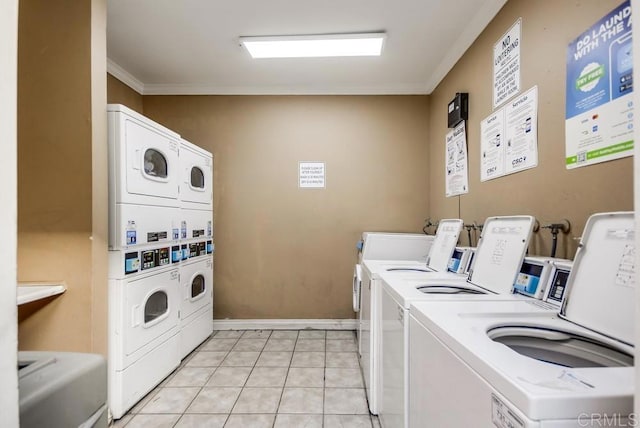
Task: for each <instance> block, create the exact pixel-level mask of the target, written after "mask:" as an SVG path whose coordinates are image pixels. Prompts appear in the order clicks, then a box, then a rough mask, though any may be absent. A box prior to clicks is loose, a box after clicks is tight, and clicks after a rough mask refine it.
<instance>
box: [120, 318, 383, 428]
mask: <svg viewBox="0 0 640 428" xmlns="http://www.w3.org/2000/svg"><path fill="white" fill-rule="evenodd" d="M356 352H357V344H356V337H355V333H354V332H353V331H343V330H339V331H334V330H328V331H324V330H301V331H295V330H291V331H289V330H287V331H282V330H275V331H271V330H245V331H237V330H220V331H215V332H214V333H213V334H212V335H211V337H210V338H209V339H208V340H207V341H206V342H204V343H203V344H202V345H200V346H199V347H198V348H197V349H196V350H195V351H194V352H192V353H191V354H190V355H189V356H187V358H185V359H184V360H183V361H182V364H181V365H180V367H178V368H177V369H176V370H175V371H174V372H173V373H172V374H171V375H170V376H169V377H167V379H165V380H164V381H163V382H162V383H161V384H160V385H159V386H158V387H157V388H156V389H155V390H153V391H151V392H150V393H149V394H148V395H147V396H146V397H145V398H143V399H142V400H141V401H140V402H139V403H138V404H136V405H135V406H134V407H133V408H132V409H131V411H130V412H129V413H127V414H126V415H125V416H124V417H122V418H121V419H119V420H117V421H115V423H114V425H113V426H114V427H117V428H121V427H125V426H126V427H127V428H140V427H143V428H144V427H149V428H164V427H167V428H170V427H176V428H188V427H211V428H216V427H221V428H222V427H224V428H230V427H242V428H262V427H265V428H301V427H305V428H351V427H353V428H379V427H380V424H379V422H378V418H377V417H375V416H372V415H370V414H369V410H368V406H367V401H366V394H365V391H364V383H363V380H362V374H361V372H360V368H359V365H358V357H357V353H356Z"/></svg>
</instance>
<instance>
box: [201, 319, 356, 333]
mask: <svg viewBox="0 0 640 428" xmlns="http://www.w3.org/2000/svg"><path fill="white" fill-rule="evenodd" d="M357 322H358V320H357V319H336V320H332V319H326V320H323V319H318V320H315V319H310V320H287V319H284V320H281V319H265V320H233V319H224V320H216V319H214V320H213V329H214V330H306V329H310V330H355V329H357V328H358V324H357Z"/></svg>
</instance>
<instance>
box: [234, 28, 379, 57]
mask: <svg viewBox="0 0 640 428" xmlns="http://www.w3.org/2000/svg"><path fill="white" fill-rule="evenodd" d="M385 36H386V35H385V33H361V34H328V35H316V36H273V37H240V43H241V44H242V45H243V46H244V47H245V48H246V49H247V51H249V54H250V55H251V57H252V58H319V57H332V56H333V57H341V56H380V54H381V53H382V45H383V43H384V40H385Z"/></svg>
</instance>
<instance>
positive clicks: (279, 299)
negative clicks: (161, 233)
mask: <svg viewBox="0 0 640 428" xmlns="http://www.w3.org/2000/svg"><path fill="white" fill-rule="evenodd" d="M144 113H145V115H147V116H149V117H151V118H152V119H154V120H156V121H158V122H160V123H162V124H163V125H165V126H167V127H169V128H171V129H174V130H175V131H177V132H179V133H180V134H181V135H182V136H183V137H184V138H186V139H188V140H190V141H192V142H193V143H195V144H198V145H200V146H202V147H204V148H205V149H207V150H210V151H211V152H213V155H214V204H215V214H214V218H215V225H214V228H215V244H216V253H215V269H214V272H215V280H214V281H215V298H214V299H215V308H214V317H215V318H225V317H229V318H237V319H240V318H294V319H295V318H298V319H314V318H351V317H353V312H352V309H351V277H352V272H353V264H354V262H355V260H356V251H355V244H356V241H357V240H358V238H359V236H360V234H361V233H362V231H364V230H390V231H413V232H418V231H420V229H421V226H422V224H423V220H424V219H425V218H426V217H427V215H428V212H429V209H428V208H429V207H428V202H427V201H428V193H427V189H428V184H429V183H428V179H429V178H428V169H427V167H426V165H428V150H427V141H426V136H427V131H428V129H427V125H426V123H427V118H428V115H429V109H428V106H427V97H425V96H398V97H395V96H339V97H335V96H281V97H276V96H246V97H243V96H235V97H234V96H183V97H174V96H145V97H144ZM299 161H324V162H326V171H327V177H326V182H327V187H326V189H324V190H316V189H313V190H309V189H305V190H301V189H299V188H298V181H297V180H298V176H297V174H298V162H299Z"/></svg>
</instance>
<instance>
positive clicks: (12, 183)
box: [0, 0, 19, 427]
mask: <svg viewBox="0 0 640 428" xmlns="http://www.w3.org/2000/svg"><path fill="white" fill-rule="evenodd" d="M0 40H2V41H3V42H2V43H0V94H2V96H0V146H1V147H2V156H0V183H1V184H2V190H1V191H0V207H1V208H0V236H1V237H2V242H3V245H1V246H0V379H2V382H0V415H2V425H3V426H7V427H17V426H19V423H18V415H19V407H18V370H17V358H18V316H17V311H18V307H17V305H16V278H17V273H16V269H17V262H16V257H17V224H18V220H17V203H18V195H17V187H18V186H17V166H18V165H17V164H18V162H17V148H18V142H17V113H18V110H17V92H18V77H17V76H18V75H17V72H18V0H2V2H0Z"/></svg>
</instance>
